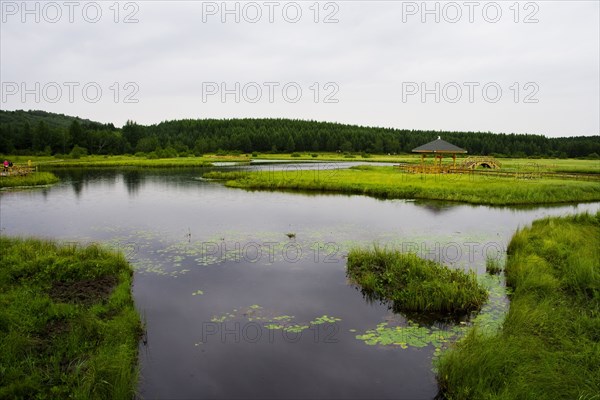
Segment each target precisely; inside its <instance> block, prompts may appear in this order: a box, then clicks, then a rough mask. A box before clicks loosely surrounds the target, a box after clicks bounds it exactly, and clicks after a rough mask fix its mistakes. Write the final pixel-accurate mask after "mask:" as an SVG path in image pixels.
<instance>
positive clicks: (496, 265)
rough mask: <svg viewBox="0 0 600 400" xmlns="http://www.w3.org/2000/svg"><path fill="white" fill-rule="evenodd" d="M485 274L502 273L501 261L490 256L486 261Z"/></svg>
mask: <svg viewBox="0 0 600 400" xmlns="http://www.w3.org/2000/svg"><path fill="white" fill-rule="evenodd" d="M485 272H487V273H488V274H490V275H498V274H499V273H500V272H502V262H501V261H500V259H498V257H491V256H488V257H487V258H486V260H485Z"/></svg>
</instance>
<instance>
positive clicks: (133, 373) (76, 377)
mask: <svg viewBox="0 0 600 400" xmlns="http://www.w3.org/2000/svg"><path fill="white" fill-rule="evenodd" d="M0 260H1V261H0V398H2V399H46V398H48V399H66V398H74V399H131V398H133V396H134V394H135V390H136V386H137V376H138V371H137V347H138V340H139V338H140V334H141V332H142V327H141V324H140V319H139V316H138V314H137V312H136V310H135V308H134V304H133V300H132V296H131V284H132V270H131V268H130V266H129V264H128V263H127V261H126V260H125V258H124V257H123V256H122V255H120V254H116V253H112V252H108V251H105V250H102V249H99V248H98V247H96V246H90V247H86V248H81V247H76V246H73V245H70V246H67V245H64V246H60V245H57V244H56V243H53V242H49V241H41V240H34V239H16V238H6V237H0Z"/></svg>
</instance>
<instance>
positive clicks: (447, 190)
mask: <svg viewBox="0 0 600 400" xmlns="http://www.w3.org/2000/svg"><path fill="white" fill-rule="evenodd" d="M223 178H226V176H225V175H223ZM226 184H227V185H228V186H231V187H238V188H245V189H263V190H300V191H317V192H325V191H331V192H337V193H349V194H364V195H368V196H373V197H377V198H396V199H432V200H433V199H435V200H446V201H459V202H466V203H472V204H490V205H518V204H542V203H563V202H583V201H598V200H600V184H598V182H592V181H578V180H568V179H554V178H538V179H516V178H514V177H512V178H511V177H499V176H487V175H472V174H409V173H403V172H401V171H400V170H399V169H398V168H393V167H375V166H361V167H358V168H351V169H345V170H329V171H290V172H285V171H276V172H275V173H273V172H272V171H268V172H263V171H258V172H250V173H247V174H244V175H242V176H236V177H234V176H232V177H231V178H230V180H228V181H227V183H226Z"/></svg>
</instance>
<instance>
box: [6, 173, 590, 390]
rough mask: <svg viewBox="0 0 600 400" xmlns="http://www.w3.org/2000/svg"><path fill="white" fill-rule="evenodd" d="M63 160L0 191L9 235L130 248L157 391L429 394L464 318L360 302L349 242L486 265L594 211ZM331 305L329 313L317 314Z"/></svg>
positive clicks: (147, 363) (498, 296)
mask: <svg viewBox="0 0 600 400" xmlns="http://www.w3.org/2000/svg"><path fill="white" fill-rule="evenodd" d="M57 173H58V174H59V175H61V178H62V182H61V183H60V184H58V185H56V186H53V187H51V188H48V189H40V190H26V191H14V192H13V191H10V192H2V193H1V194H0V227H1V228H2V233H3V234H10V235H37V236H43V237H51V238H59V239H62V240H67V241H69V240H77V241H80V242H91V241H100V242H102V243H105V244H107V245H110V246H113V247H119V248H121V249H123V251H124V252H125V253H126V254H127V255H128V257H129V259H130V260H131V261H132V263H133V264H134V266H135V267H136V271H137V272H136V278H135V285H134V295H135V298H136V304H137V306H138V308H139V309H140V310H141V312H142V314H143V315H144V318H145V319H146V321H147V324H148V347H146V348H143V349H142V353H141V365H142V381H141V383H140V385H141V386H140V389H141V392H142V394H144V395H146V396H148V397H174V396H180V397H200V396H202V397H232V396H233V397H235V396H259V397H265V396H267V397H268V396H273V397H294V396H295V397H311V396H312V397H332V396H334V397H335V396H337V397H370V398H373V397H395V398H431V397H433V396H434V395H435V393H436V390H437V389H436V384H435V378H434V374H433V372H432V371H431V368H432V364H431V359H432V357H434V356H435V355H437V354H438V351H434V349H435V348H439V347H442V346H443V342H444V340H445V339H447V338H448V335H450V336H451V335H453V334H454V333H457V332H458V331H460V330H461V329H463V328H462V326H461V325H454V326H418V325H415V326H413V325H410V324H409V323H408V322H407V321H406V319H404V318H403V317H402V316H398V315H394V314H392V313H391V312H390V311H389V310H388V309H387V306H386V305H385V304H383V305H382V304H378V303H374V304H370V303H368V302H365V300H364V299H363V297H362V295H361V294H360V291H357V289H356V288H355V287H353V286H352V285H349V284H348V282H347V281H346V277H345V254H346V253H347V251H348V249H349V248H350V247H352V246H355V245H360V246H371V245H372V244H373V243H379V244H381V245H387V246H388V247H394V248H398V249H403V250H411V251H415V252H417V253H418V254H420V255H422V256H424V257H429V258H435V259H438V260H441V261H442V262H444V263H445V264H448V265H455V266H460V267H462V268H465V269H475V270H477V271H478V272H480V273H482V272H483V271H484V270H485V256H486V254H485V253H486V252H487V253H488V254H489V255H490V256H496V255H497V254H498V250H500V252H503V251H504V250H505V248H506V245H507V243H508V241H509V240H510V237H511V236H512V234H513V233H514V231H515V230H516V229H517V228H518V227H520V226H524V225H526V224H529V223H530V222H531V221H532V220H534V219H537V218H540V217H543V216H546V215H563V214H567V213H575V212H582V211H585V210H589V211H596V210H598V208H599V204H598V203H594V204H585V205H578V206H571V205H568V206H560V207H542V208H534V209H531V208H530V209H514V208H499V207H496V208H491V207H487V206H470V205H460V204H451V203H440V202H415V201H404V200H386V201H382V200H376V199H372V198H368V197H362V196H345V195H316V196H315V195H303V194H290V193H273V192H247V191H243V190H237V189H228V188H225V187H223V186H222V185H221V184H219V183H214V182H207V181H201V180H197V179H194V178H197V177H198V176H200V175H201V170H198V169H195V170H194V169H179V170H151V169H150V170H139V169H131V170H124V171H122V172H116V171H105V170H90V171H80V170H68V171H62V170H59V171H58V172H57ZM288 233H293V234H295V237H292V238H289V237H288V236H286V234H288ZM501 256H502V254H501ZM482 280H484V281H485V282H484V283H485V284H486V285H487V287H488V288H489V289H490V290H491V297H490V300H491V301H490V302H489V303H488V304H487V305H486V306H485V308H484V310H483V312H482V313H481V314H480V316H479V317H478V323H480V324H481V326H484V327H486V326H487V327H490V329H493V328H494V327H495V326H496V325H497V321H499V320H500V319H499V317H500V316H501V315H502V314H503V312H504V311H505V308H506V302H505V300H504V290H503V287H502V282H501V280H498V279H497V278H489V277H488V278H486V276H485V275H482ZM252 305H255V306H258V307H260V310H262V311H261V313H262V314H260V315H258V317H257V314H256V313H248V312H247V310H248V309H249V307H250V306H252ZM244 310H246V312H245V311H244ZM223 316H225V319H224V320H221V319H220V318H222V317H223ZM324 316H327V318H326V319H325V320H327V321H329V320H328V318H332V319H334V320H333V321H334V322H331V323H330V322H326V323H322V324H313V323H311V321H313V322H314V321H321V320H319V319H318V318H322V317H324ZM285 317H289V318H287V319H286V318H285ZM215 318H217V319H215ZM261 318H262V319H261ZM275 318H279V319H275ZM336 319H339V321H337V320H336ZM236 324H237V325H236ZM280 325H281V326H280ZM269 328H271V329H269ZM275 328H277V329H275ZM252 329H254V331H252ZM327 329H329V331H327ZM334 331H335V332H334ZM252 332H254V336H252ZM258 333H260V337H259V339H257V340H254V339H256V336H257V334H258ZM286 335H287V336H286ZM293 335H299V337H300V339H298V340H295V339H293V337H292V336H293ZM294 337H295V336H294ZM315 337H316V339H315ZM357 337H359V339H361V340H357ZM332 338H333V339H335V340H333V341H330V340H325V339H332ZM203 339H204V340H203ZM365 343H367V344H372V346H368V345H365ZM405 347H406V349H404V348H405Z"/></svg>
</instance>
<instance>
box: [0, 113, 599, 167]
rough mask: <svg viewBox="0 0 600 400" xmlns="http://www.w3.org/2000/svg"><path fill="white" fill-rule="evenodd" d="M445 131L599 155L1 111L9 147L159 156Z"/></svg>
mask: <svg viewBox="0 0 600 400" xmlns="http://www.w3.org/2000/svg"><path fill="white" fill-rule="evenodd" d="M438 135H439V136H442V138H443V139H444V140H447V141H449V142H451V143H453V144H455V145H457V146H459V147H462V148H464V149H466V150H467V151H468V152H469V154H474V155H496V156H509V157H560V158H565V157H590V156H591V157H597V156H598V154H600V136H578V137H563V138H547V137H545V136H542V135H528V134H494V133H490V132H439V131H418V130H405V129H392V128H372V127H362V126H356V125H344V124H338V123H330V122H317V121H301V120H289V119H224V120H216V119H195V120H192V119H184V120H176V121H166V122H161V123H159V124H155V125H150V126H145V125H140V124H137V123H135V122H133V121H127V123H126V124H125V126H123V127H122V128H120V129H118V128H116V127H115V126H114V125H113V124H102V123H99V122H94V121H89V120H85V119H81V118H77V117H71V116H66V115H63V114H53V113H47V112H44V111H0V153H3V154H47V155H53V154H70V153H72V152H75V153H76V154H77V155H83V154H135V153H144V154H146V155H152V156H155V157H175V156H191V155H201V154H205V153H213V152H243V153H252V152H275V153H277V152H286V153H289V152H319V151H328V152H344V153H346V152H349V153H353V152H355V153H373V154H387V153H390V154H401V153H410V152H411V150H412V149H413V148H415V147H418V146H420V145H422V144H424V143H427V142H429V141H431V140H434V139H435V138H436V137H437V136H438Z"/></svg>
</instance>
